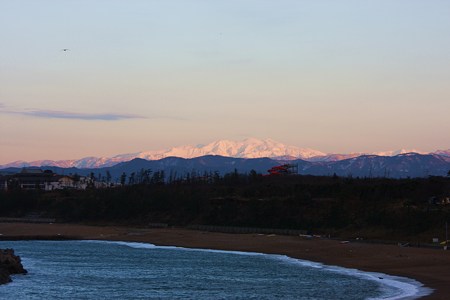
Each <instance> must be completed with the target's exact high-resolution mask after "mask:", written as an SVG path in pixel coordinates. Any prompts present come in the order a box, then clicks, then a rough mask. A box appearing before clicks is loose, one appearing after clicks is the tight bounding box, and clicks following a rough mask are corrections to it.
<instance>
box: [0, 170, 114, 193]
mask: <svg viewBox="0 0 450 300" xmlns="http://www.w3.org/2000/svg"><path fill="white" fill-rule="evenodd" d="M104 185H105V183H103V182H97V181H95V179H93V178H91V177H86V176H79V175H58V174H55V173H53V172H52V171H50V170H42V169H36V168H24V169H22V171H21V172H19V173H16V174H12V175H6V176H0V189H2V190H9V189H14V188H20V189H23V190H44V191H52V190H62V189H79V190H85V189H86V188H88V187H96V188H100V187H106V186H104Z"/></svg>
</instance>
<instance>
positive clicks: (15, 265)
mask: <svg viewBox="0 0 450 300" xmlns="http://www.w3.org/2000/svg"><path fill="white" fill-rule="evenodd" d="M26 273H27V270H25V269H24V268H23V266H22V263H21V261H20V257H19V256H17V255H15V254H14V250H13V249H0V284H5V283H8V282H11V277H10V275H13V274H26Z"/></svg>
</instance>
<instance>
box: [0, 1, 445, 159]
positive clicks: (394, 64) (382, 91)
mask: <svg viewBox="0 0 450 300" xmlns="http://www.w3.org/2000/svg"><path fill="white" fill-rule="evenodd" d="M449 16H450V1H446V0H442V1H438V0H434V1H413V0H404V1H395V0H385V1H382V0H377V1H364V0H355V1H335V0H333V1H332V0H329V1H317V0H316V1H313V0H311V1H300V0H296V1H294V0H292V1H288V0H278V1H275V0H271V1H268V0H254V1H251V0H239V1H233V0H231V1H230V0H226V1H225V0H224V1H212V0H203V1H200V0H197V1H194V0H179V1H172V0H164V1H163V0H161V1H148V0H142V1H133V0H131V1H124V0H121V1H112V0H103V1H99V0H90V1H88V0H85V1H83V0H77V1H75V0H74V1H67V0H53V1H49V0H40V1H36V0H28V1H21V0H0V28H1V29H0V41H1V46H0V136H1V139H0V150H1V151H0V153H1V157H0V164H1V163H6V162H10V161H13V160H22V159H23V160H33V159H67V158H81V157H84V156H91V155H92V156H110V155H114V154H119V153H127V152H137V151H142V150H157V149H162V148H166V147H170V146H177V145H183V144H198V143H207V142H210V141H213V140H218V139H224V138H226V139H234V140H241V139H244V138H246V137H257V138H272V139H274V140H278V141H281V142H283V143H286V144H291V145H296V146H299V147H309V148H313V149H317V150H321V151H323V152H333V153H339V152H341V153H342V152H363V151H381V150H391V149H399V148H407V149H418V150H422V151H432V150H436V149H448V148H450V134H449V132H450V117H449V115H450V84H449V83H450V38H449V37H450V17H449ZM64 48H68V49H69V51H62V49H64Z"/></svg>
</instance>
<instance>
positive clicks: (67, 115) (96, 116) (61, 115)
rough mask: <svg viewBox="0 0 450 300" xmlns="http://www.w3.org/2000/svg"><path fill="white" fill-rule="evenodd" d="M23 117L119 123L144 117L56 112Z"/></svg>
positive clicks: (30, 112)
mask: <svg viewBox="0 0 450 300" xmlns="http://www.w3.org/2000/svg"><path fill="white" fill-rule="evenodd" d="M21 114H22V115H27V116H32V117H38V118H49V119H75V120H86V121H95V120H100V121H119V120H125V119H143V118H144V117H143V116H139V115H133V114H109V113H106V114H89V113H73V112H67V111H54V110H32V111H24V112H22V113H21Z"/></svg>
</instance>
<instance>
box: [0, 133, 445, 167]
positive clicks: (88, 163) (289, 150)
mask: <svg viewBox="0 0 450 300" xmlns="http://www.w3.org/2000/svg"><path fill="white" fill-rule="evenodd" d="M410 152H415V153H420V154H424V153H423V152H420V151H417V150H404V149H402V150H397V151H385V152H376V153H350V154H325V153H323V152H320V151H317V150H313V149H309V148H299V147H296V146H288V145H285V144H283V143H280V142H278V141H275V140H272V139H257V138H247V139H245V140H242V141H231V140H218V141H214V142H211V143H209V144H206V145H203V144H201V145H196V146H192V145H187V146H179V147H173V148H169V149H164V150H159V151H143V152H136V153H126V154H119V155H116V156H113V157H100V158H98V157H85V158H82V159H78V160H60V161H53V160H40V161H33V162H24V161H16V162H13V163H9V164H6V165H3V166H0V168H8V167H28V166H38V167H40V166H58V167H64V168H70V167H77V168H98V167H109V166H113V165H115V164H118V163H120V162H125V161H130V160H132V159H134V158H142V159H146V160H157V159H162V158H165V157H170V156H175V157H181V158H195V157H199V156H204V155H220V156H228V157H236V158H260V157H269V158H275V159H280V160H291V159H298V158H300V159H304V160H308V161H311V162H315V161H340V160H344V159H348V158H353V157H358V156H360V155H364V154H366V155H367V154H372V155H379V156H394V155H399V154H404V153H410ZM434 153H435V154H438V155H440V156H442V157H446V159H450V158H449V157H450V149H449V150H439V151H436V152H434Z"/></svg>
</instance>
